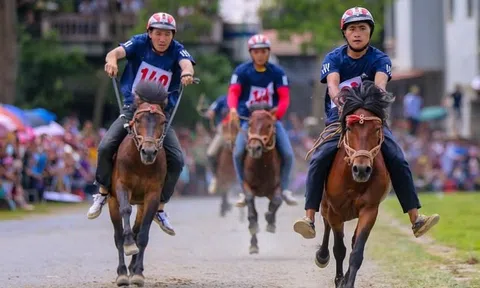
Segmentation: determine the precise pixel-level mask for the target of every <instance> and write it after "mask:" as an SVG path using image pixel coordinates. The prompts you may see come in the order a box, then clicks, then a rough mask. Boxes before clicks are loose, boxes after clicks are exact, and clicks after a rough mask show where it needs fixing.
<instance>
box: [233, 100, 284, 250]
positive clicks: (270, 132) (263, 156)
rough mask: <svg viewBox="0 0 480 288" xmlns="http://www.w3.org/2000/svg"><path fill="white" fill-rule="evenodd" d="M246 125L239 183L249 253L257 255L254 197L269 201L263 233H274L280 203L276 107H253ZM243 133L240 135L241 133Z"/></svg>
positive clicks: (279, 161) (256, 220) (257, 228)
mask: <svg viewBox="0 0 480 288" xmlns="http://www.w3.org/2000/svg"><path fill="white" fill-rule="evenodd" d="M250 111H251V116H250V118H249V122H248V132H247V135H248V136H247V146H246V150H247V153H246V155H245V158H244V181H243V183H242V185H243V188H244V191H245V194H246V195H245V196H246V202H247V209H248V212H247V215H248V222H249V226H248V229H249V231H250V234H251V240H250V249H249V251H250V254H257V253H258V252H259V249H258V240H257V233H258V230H259V227H258V214H257V211H256V209H255V197H267V198H268V199H269V200H270V203H269V205H268V212H266V213H265V219H266V221H267V228H266V231H267V232H270V233H275V230H276V226H275V222H276V217H275V216H276V212H277V210H278V208H279V207H280V205H281V204H282V201H283V200H282V197H281V191H280V190H281V189H280V164H281V160H280V155H279V153H278V151H277V149H275V148H276V147H275V144H276V138H275V137H276V131H275V122H276V121H277V119H276V117H275V112H276V108H274V109H272V110H270V111H269V110H268V106H266V105H252V106H251V108H250ZM241 133H242V132H241Z"/></svg>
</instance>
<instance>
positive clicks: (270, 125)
mask: <svg viewBox="0 0 480 288" xmlns="http://www.w3.org/2000/svg"><path fill="white" fill-rule="evenodd" d="M276 110H277V109H276V108H274V109H272V110H269V106H265V105H252V106H251V107H250V111H251V116H250V119H249V122H248V140H247V151H248V154H249V156H250V157H252V158H254V159H258V158H260V157H262V154H263V152H268V151H271V150H273V149H274V148H275V144H276V143H275V134H276V130H275V122H276V121H277V118H276V117H275V112H276Z"/></svg>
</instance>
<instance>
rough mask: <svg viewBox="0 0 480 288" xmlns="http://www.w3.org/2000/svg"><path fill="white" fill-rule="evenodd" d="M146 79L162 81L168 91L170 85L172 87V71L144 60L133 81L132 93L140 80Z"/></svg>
mask: <svg viewBox="0 0 480 288" xmlns="http://www.w3.org/2000/svg"><path fill="white" fill-rule="evenodd" d="M144 80H148V81H158V82H160V83H162V85H163V87H165V90H167V91H168V87H170V82H171V81H172V72H168V71H165V70H163V69H161V68H158V67H155V66H153V65H150V64H148V63H146V62H144V61H142V64H141V65H140V68H138V72H137V75H136V76H135V80H134V81H133V85H132V93H134V90H135V87H136V86H137V84H138V82H140V81H144Z"/></svg>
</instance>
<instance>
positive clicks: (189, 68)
mask: <svg viewBox="0 0 480 288" xmlns="http://www.w3.org/2000/svg"><path fill="white" fill-rule="evenodd" d="M178 64H179V65H180V68H182V75H185V74H190V75H192V76H193V73H194V72H195V71H194V70H193V63H192V61H190V60H189V59H182V60H180V62H179V63H178Z"/></svg>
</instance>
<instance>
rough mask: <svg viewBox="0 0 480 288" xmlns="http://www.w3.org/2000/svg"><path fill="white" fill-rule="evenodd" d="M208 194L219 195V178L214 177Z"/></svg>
mask: <svg viewBox="0 0 480 288" xmlns="http://www.w3.org/2000/svg"><path fill="white" fill-rule="evenodd" d="M208 193H209V194H215V193H217V178H216V177H215V176H214V177H212V180H211V181H210V184H209V185H208Z"/></svg>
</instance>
